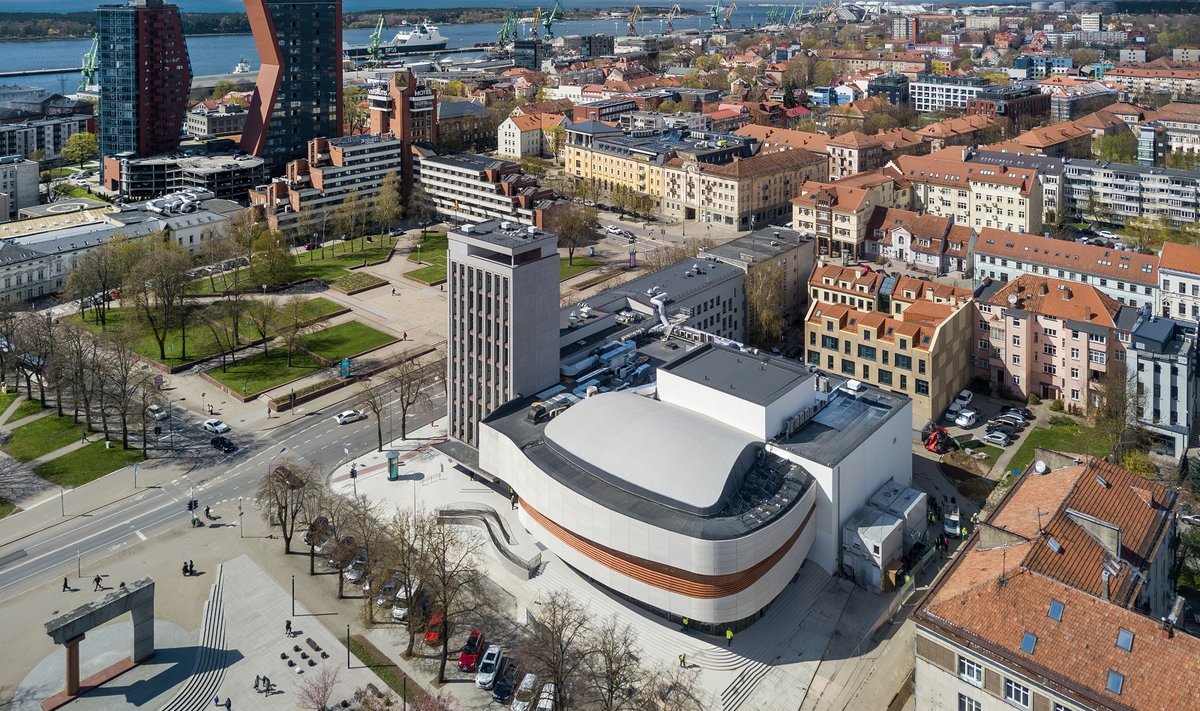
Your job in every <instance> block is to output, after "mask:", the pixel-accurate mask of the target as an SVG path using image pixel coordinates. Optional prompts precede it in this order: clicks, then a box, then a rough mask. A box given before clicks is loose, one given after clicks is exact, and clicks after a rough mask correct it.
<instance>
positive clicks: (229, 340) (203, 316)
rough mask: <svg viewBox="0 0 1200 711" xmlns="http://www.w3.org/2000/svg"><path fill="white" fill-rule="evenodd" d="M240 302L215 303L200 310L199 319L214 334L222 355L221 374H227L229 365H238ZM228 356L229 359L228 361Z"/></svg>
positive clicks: (223, 301)
mask: <svg viewBox="0 0 1200 711" xmlns="http://www.w3.org/2000/svg"><path fill="white" fill-rule="evenodd" d="M240 309H241V306H240V304H239V302H237V301H234V300H233V299H222V300H221V301H215V302H213V303H211V304H209V305H208V306H206V307H204V308H203V309H201V310H200V312H199V314H197V318H198V319H199V321H200V323H202V324H204V326H205V327H206V328H208V330H209V332H210V333H212V336H213V341H215V342H216V344H217V351H218V352H219V353H220V354H221V372H222V373H224V372H227V370H228V368H229V363H237V348H238V335H237V326H236V324H237V322H238V316H239V314H240V313H241V311H240ZM226 354H228V356H229V359H228V360H226V357H225V356H226Z"/></svg>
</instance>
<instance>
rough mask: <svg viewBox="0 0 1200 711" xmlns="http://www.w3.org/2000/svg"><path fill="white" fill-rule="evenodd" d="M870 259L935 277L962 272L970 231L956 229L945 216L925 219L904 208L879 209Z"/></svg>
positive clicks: (873, 224) (873, 220)
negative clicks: (879, 259) (894, 261)
mask: <svg viewBox="0 0 1200 711" xmlns="http://www.w3.org/2000/svg"><path fill="white" fill-rule="evenodd" d="M870 227H871V232H872V234H871V239H868V240H867V257H868V258H878V257H883V258H884V259H894V260H897V261H901V262H904V263H905V264H907V265H908V266H910V267H912V268H913V269H919V270H921V271H923V272H929V273H932V274H939V275H940V274H945V273H946V272H948V271H950V270H962V269H963V268H964V266H966V264H968V263H967V262H964V260H963V259H962V258H961V257H960V255H966V254H967V253H968V251H969V250H970V245H971V241H972V239H973V237H974V235H973V233H972V232H971V228H970V227H966V226H963V225H955V224H954V221H953V220H951V219H950V218H949V217H945V216H943V215H929V214H926V215H921V214H918V213H915V212H912V211H911V210H903V209H900V208H895V207H892V208H886V207H878V208H875V214H874V215H873V216H872V217H871V223H870Z"/></svg>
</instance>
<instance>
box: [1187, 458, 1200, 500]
mask: <svg viewBox="0 0 1200 711" xmlns="http://www.w3.org/2000/svg"><path fill="white" fill-rule="evenodd" d="M1188 484H1190V485H1191V487H1192V493H1195V494H1200V457H1197V458H1196V459H1190V460H1188Z"/></svg>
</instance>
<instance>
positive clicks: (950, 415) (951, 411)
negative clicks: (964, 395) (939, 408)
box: [942, 402, 963, 424]
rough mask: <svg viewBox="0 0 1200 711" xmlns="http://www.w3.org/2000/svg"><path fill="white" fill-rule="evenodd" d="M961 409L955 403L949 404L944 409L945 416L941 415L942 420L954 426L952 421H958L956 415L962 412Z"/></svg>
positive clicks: (960, 406)
mask: <svg viewBox="0 0 1200 711" xmlns="http://www.w3.org/2000/svg"><path fill="white" fill-rule="evenodd" d="M962 408H963V406H962V405H960V404H958V403H957V402H952V403H950V407H947V408H946V414H945V415H942V419H944V420H945V421H946V422H948V423H950V424H954V421H955V420H957V419H958V413H959V412H961V411H962Z"/></svg>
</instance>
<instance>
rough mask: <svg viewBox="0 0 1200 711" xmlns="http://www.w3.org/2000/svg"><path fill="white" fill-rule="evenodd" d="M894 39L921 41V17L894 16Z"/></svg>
mask: <svg viewBox="0 0 1200 711" xmlns="http://www.w3.org/2000/svg"><path fill="white" fill-rule="evenodd" d="M892 39H897V40H904V41H906V42H919V41H920V40H921V19H920V18H919V17H916V16H915V15H897V16H896V17H893V18H892Z"/></svg>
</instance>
